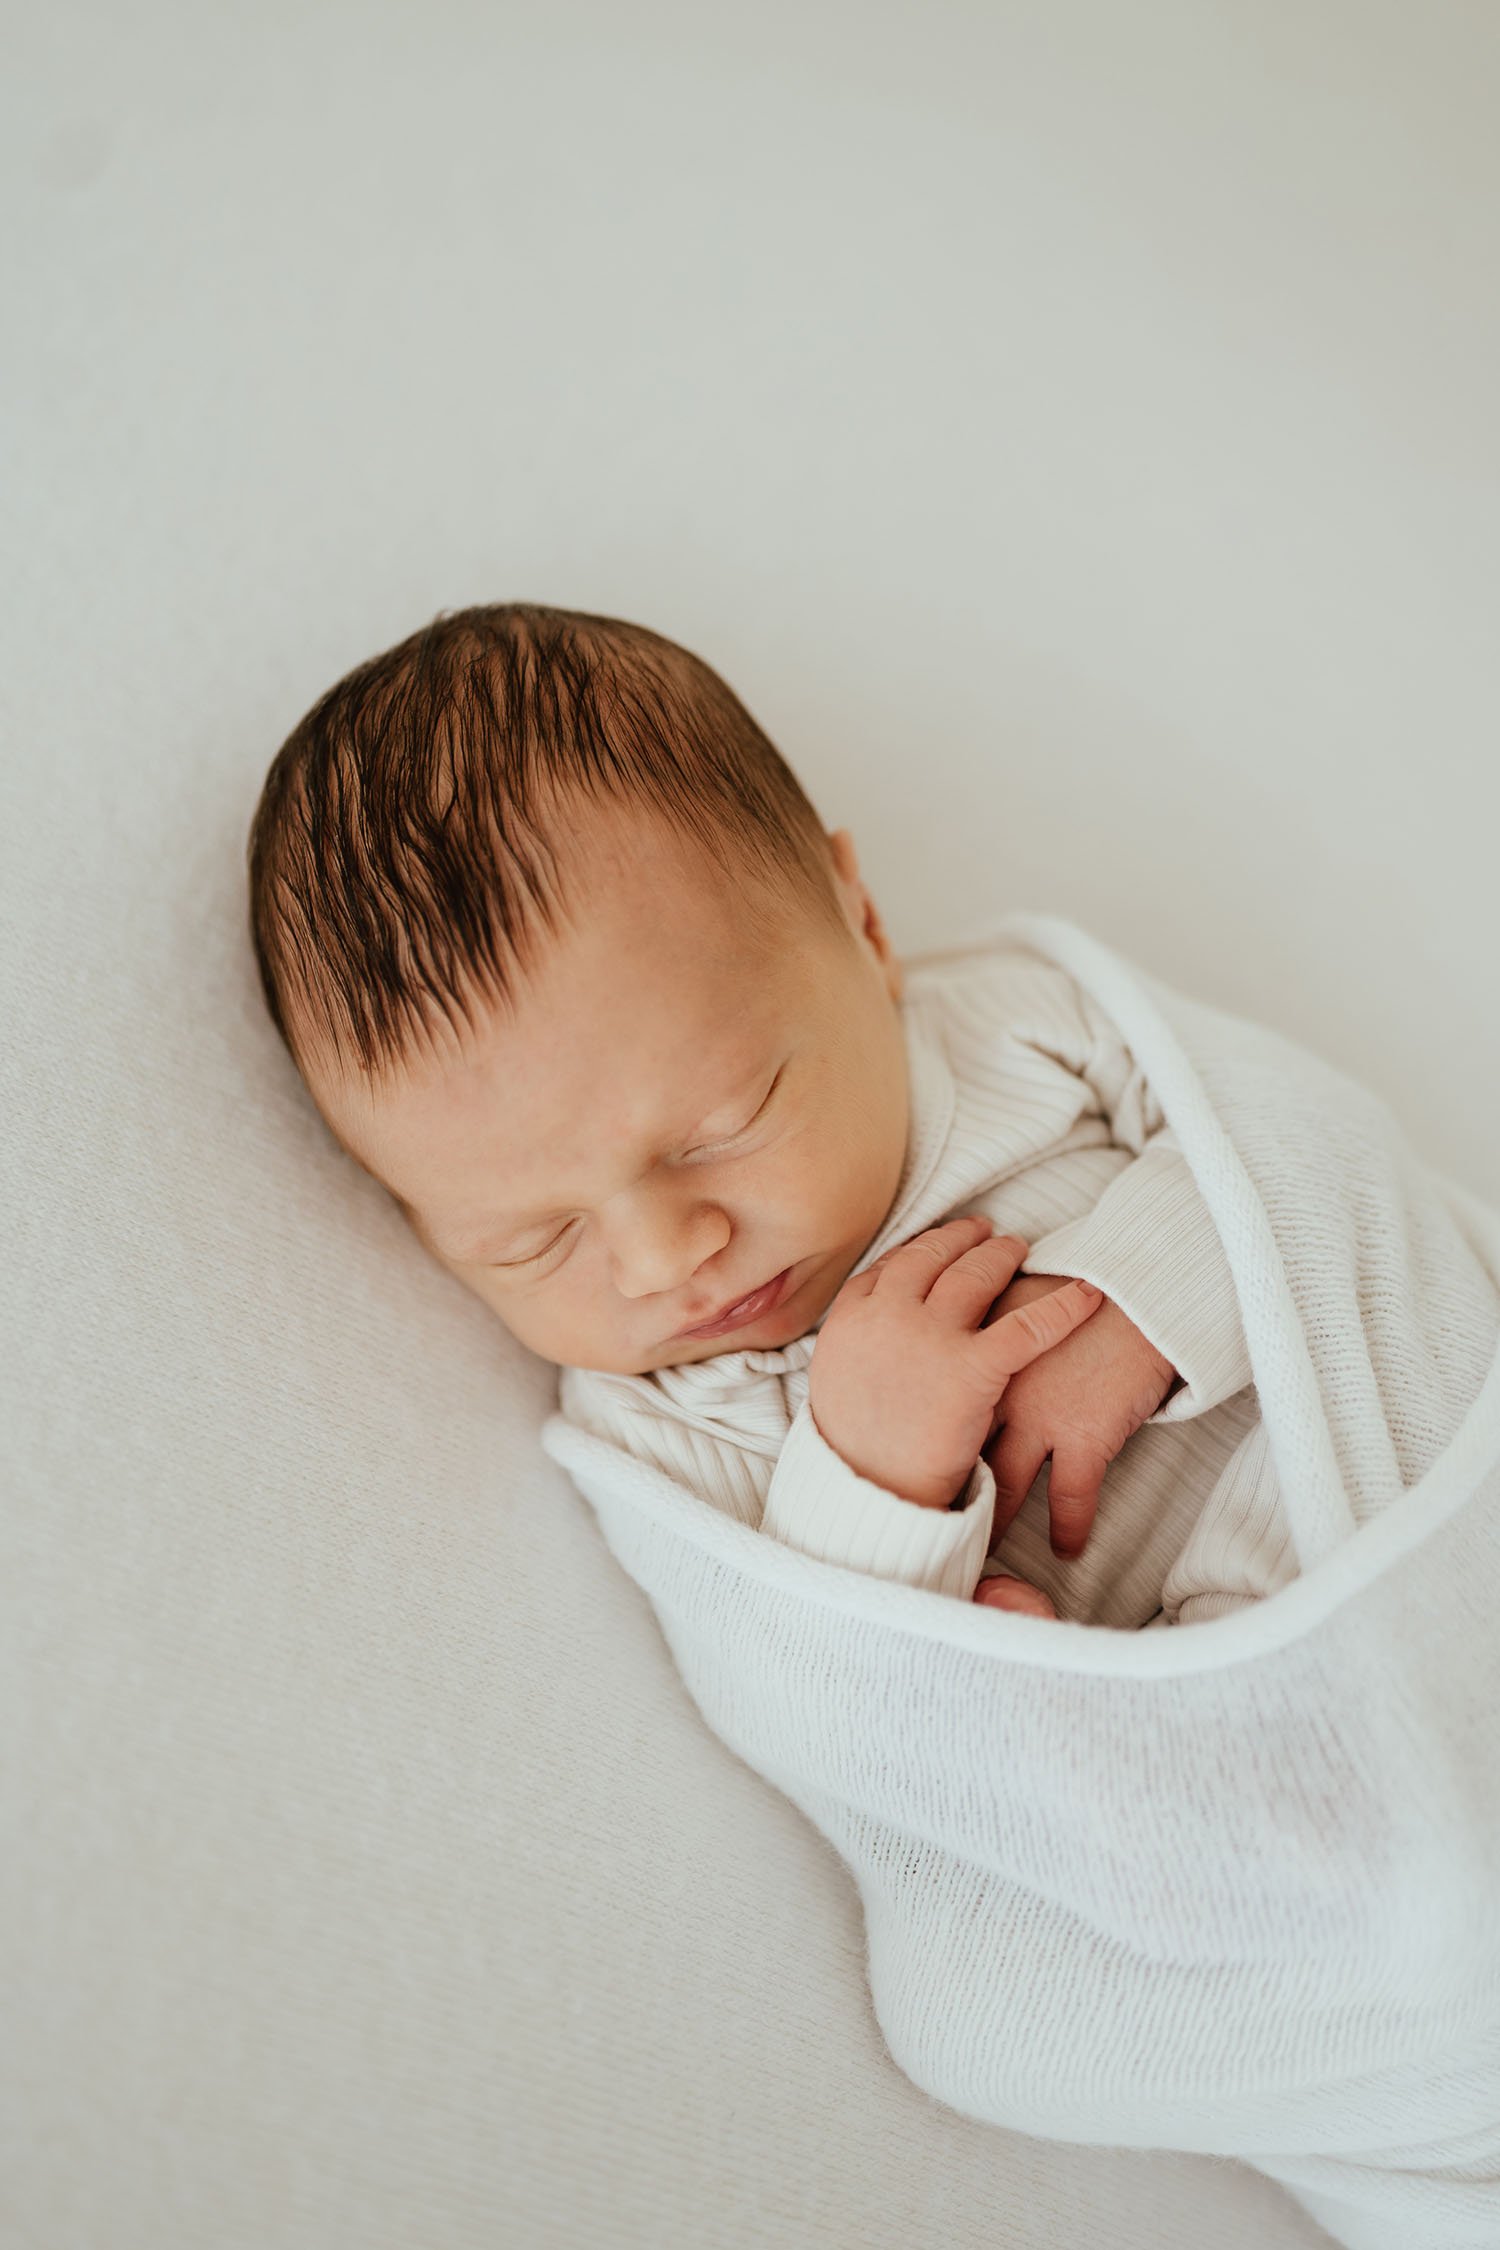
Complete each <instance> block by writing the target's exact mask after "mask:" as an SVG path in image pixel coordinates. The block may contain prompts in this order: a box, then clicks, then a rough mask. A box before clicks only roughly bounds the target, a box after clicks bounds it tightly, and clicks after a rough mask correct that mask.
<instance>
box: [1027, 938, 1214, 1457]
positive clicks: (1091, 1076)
mask: <svg viewBox="0 0 1500 2250" xmlns="http://www.w3.org/2000/svg"><path fill="white" fill-rule="evenodd" d="M1036 990H1037V999H1036V1004H1035V1016H1034V1020H1032V1021H1029V1022H1023V1023H1022V1024H1020V1025H1019V1026H1018V1027H1017V1028H1016V1030H1015V1032H1014V1033H1013V1036H1014V1037H1016V1038H1017V1039H1018V1040H1019V1042H1020V1043H1021V1044H1023V1045H1026V1046H1029V1047H1031V1048H1032V1049H1033V1050H1034V1052H1035V1053H1036V1055H1037V1057H1038V1059H1043V1058H1044V1059H1045V1061H1046V1062H1049V1063H1051V1064H1053V1065H1054V1066H1060V1067H1061V1068H1063V1069H1065V1070H1067V1071H1068V1072H1069V1073H1070V1074H1071V1075H1072V1076H1074V1077H1075V1078H1077V1079H1078V1080H1079V1081H1080V1084H1081V1087H1082V1089H1083V1090H1084V1092H1085V1097H1086V1102H1087V1107H1088V1109H1091V1110H1093V1111H1094V1112H1095V1113H1096V1114H1097V1115H1100V1116H1102V1117H1103V1118H1104V1120H1105V1122H1106V1124H1107V1125H1108V1127H1109V1133H1110V1140H1111V1143H1112V1145H1113V1146H1114V1147H1116V1148H1122V1149H1125V1150H1127V1151H1128V1152H1129V1154H1130V1155H1131V1156H1132V1157H1133V1159H1134V1161H1133V1162H1132V1163H1130V1164H1128V1165H1126V1166H1125V1167H1124V1168H1123V1169H1122V1170H1121V1171H1120V1172H1119V1173H1118V1174H1117V1175H1116V1177H1115V1178H1114V1179H1113V1180H1112V1181H1111V1182H1110V1184H1109V1186H1108V1187H1107V1188H1106V1189H1105V1191H1104V1193H1103V1195H1101V1196H1100V1197H1099V1199H1098V1201H1097V1202H1096V1203H1095V1204H1094V1206H1093V1208H1092V1209H1091V1210H1089V1211H1087V1212H1085V1213H1084V1214H1083V1215H1082V1217H1080V1218H1077V1219H1073V1220H1070V1221H1069V1222H1068V1223H1067V1224H1066V1225H1064V1226H1059V1227H1055V1228H1053V1229H1052V1231H1051V1232H1050V1233H1047V1234H1041V1235H1033V1237H1032V1240H1031V1247H1030V1249H1029V1250H1028V1251H1027V1253H1026V1257H1025V1259H1024V1261H1023V1267H1022V1270H1023V1272H1025V1273H1026V1274H1028V1275H1032V1276H1037V1275H1052V1276H1068V1277H1072V1278H1077V1279H1084V1280H1088V1281H1092V1282H1093V1283H1094V1284H1095V1285H1096V1287H1098V1288H1100V1289H1102V1290H1103V1291H1104V1293H1105V1295H1106V1296H1107V1297H1108V1298H1109V1299H1110V1300H1111V1302H1112V1303H1114V1304H1115V1305H1117V1306H1118V1307H1119V1308H1120V1310H1121V1311H1122V1312H1123V1313H1124V1314H1125V1315H1126V1316H1127V1318H1128V1319H1129V1320H1130V1321H1131V1322H1132V1323H1133V1324H1134V1326H1135V1327H1136V1328H1137V1329H1138V1330H1139V1331H1140V1333H1141V1334H1142V1335H1143V1336H1144V1337H1145V1338H1147V1340H1148V1341H1149V1342H1150V1344H1151V1345H1152V1346H1153V1347H1154V1348H1155V1350H1156V1351H1158V1352H1159V1353H1160V1354H1161V1356H1162V1358H1163V1359H1164V1360H1165V1361H1166V1362H1167V1363H1168V1364H1169V1365H1170V1366H1171V1367H1172V1368H1173V1369H1174V1370H1175V1371H1176V1374H1177V1375H1178V1376H1179V1377H1180V1378H1181V1382H1180V1387H1179V1388H1178V1389H1176V1390H1175V1391H1174V1392H1173V1393H1172V1394H1171V1395H1170V1396H1169V1397H1168V1398H1167V1399H1166V1400H1165V1401H1164V1402H1163V1404H1162V1405H1161V1406H1160V1407H1159V1408H1158V1410H1157V1411H1156V1412H1155V1413H1153V1414H1152V1416H1151V1417H1150V1419H1151V1421H1152V1422H1185V1421H1189V1420H1191V1419H1192V1417H1193V1416H1194V1415H1198V1414H1206V1413H1207V1412H1208V1410H1209V1409H1210V1407H1213V1406H1217V1405H1218V1404H1219V1403H1220V1402H1221V1401H1222V1400H1224V1399H1226V1398H1231V1397H1232V1396H1233V1395H1234V1393H1235V1392H1236V1391H1241V1390H1243V1389H1244V1388H1245V1386H1246V1385H1247V1384H1248V1383H1250V1382H1251V1381H1253V1379H1254V1377H1253V1373H1252V1370H1251V1366H1250V1358H1249V1353H1248V1351H1247V1350H1246V1346H1245V1334H1244V1327H1243V1323H1242V1320H1241V1316H1240V1307H1239V1298H1238V1296H1237V1294H1236V1291H1235V1286H1234V1279H1233V1276H1232V1275H1231V1273H1230V1270H1229V1261H1228V1259H1227V1258H1226V1256H1225V1254H1224V1245H1223V1242H1222V1240H1221V1239H1220V1236H1219V1231H1218V1229H1217V1227H1216V1226H1215V1224H1214V1221H1213V1219H1212V1217H1211V1216H1210V1213H1209V1210H1208V1206H1207V1204H1206V1203H1205V1202H1204V1200H1203V1197H1202V1194H1201V1193H1200V1191H1199V1188H1198V1185H1197V1183H1196V1181H1195V1180H1194V1178H1193V1175H1192V1172H1191V1170H1190V1169H1189V1166H1188V1163H1187V1159H1186V1158H1185V1157H1184V1155H1183V1154H1182V1151H1181V1149H1180V1148H1179V1147H1178V1145H1177V1140H1176V1136H1175V1135H1174V1134H1173V1132H1172V1131H1171V1129H1170V1127H1169V1126H1168V1125H1167V1122H1166V1118H1165V1115H1164V1113H1163V1111H1162V1108H1161V1105H1160V1103H1159V1102H1158V1100H1157V1098H1156V1095H1155V1093H1154V1092H1153V1091H1152V1088H1151V1087H1150V1085H1149V1084H1148V1083H1147V1080H1146V1077H1145V1074H1144V1072H1143V1071H1142V1070H1141V1067H1140V1065H1139V1064H1138V1063H1137V1061H1136V1060H1135V1057H1134V1055H1133V1054H1132V1053H1131V1050H1130V1048H1129V1047H1128V1046H1127V1045H1126V1043H1125V1041H1124V1040H1123V1039H1122V1038H1121V1036H1120V1033H1119V1032H1118V1031H1117V1030H1116V1028H1115V1026H1114V1024H1113V1022H1112V1021H1111V1020H1110V1018H1109V1017H1108V1016H1107V1015H1106V1014H1105V1013H1104V1010H1103V1009H1102V1008H1101V1007H1099V1005H1098V1003H1097V1002H1096V1001H1095V1000H1094V999H1093V998H1092V996H1091V995H1090V994H1089V993H1088V992H1086V991H1085V990H1084V988H1083V987H1082V986H1081V985H1080V984H1079V983H1078V982H1077V980H1076V979H1075V978H1072V977H1070V976H1068V975H1067V973H1066V972H1065V971H1064V970H1061V969H1057V970H1054V971H1051V972H1050V973H1047V972H1044V971H1043V969H1042V966H1041V964H1040V963H1039V964H1037V983H1036Z"/></svg>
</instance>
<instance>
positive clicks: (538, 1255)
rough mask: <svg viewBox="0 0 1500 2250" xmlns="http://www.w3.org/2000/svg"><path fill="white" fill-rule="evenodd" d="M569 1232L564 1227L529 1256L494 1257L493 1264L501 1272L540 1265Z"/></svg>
mask: <svg viewBox="0 0 1500 2250" xmlns="http://www.w3.org/2000/svg"><path fill="white" fill-rule="evenodd" d="M568 1223H569V1225H571V1224H572V1221H571V1220H570V1221H569V1222H568ZM567 1234H568V1228H567V1227H564V1228H563V1229H562V1230H561V1232H560V1233H558V1234H555V1235H554V1236H553V1237H552V1240H551V1241H550V1242H549V1243H547V1244H546V1245H545V1246H544V1248H542V1249H540V1250H533V1251H532V1252H531V1255H530V1256H529V1257H526V1258H494V1259H492V1260H491V1264H492V1265H493V1266H494V1267H495V1268H496V1269H497V1270H498V1271H499V1272H501V1273H507V1272H511V1271H513V1270H514V1269H515V1268H516V1267H518V1266H539V1265H540V1264H541V1262H542V1260H543V1259H544V1258H550V1257H551V1255H552V1253H553V1251H554V1250H555V1249H556V1248H557V1246H558V1244H559V1243H560V1242H564V1241H566V1239H567Z"/></svg>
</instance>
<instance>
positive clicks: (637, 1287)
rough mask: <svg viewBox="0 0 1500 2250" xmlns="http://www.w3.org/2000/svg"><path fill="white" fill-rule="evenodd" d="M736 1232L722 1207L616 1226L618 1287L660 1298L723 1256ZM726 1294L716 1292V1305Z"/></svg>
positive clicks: (627, 1294) (622, 1292)
mask: <svg viewBox="0 0 1500 2250" xmlns="http://www.w3.org/2000/svg"><path fill="white" fill-rule="evenodd" d="M733 1231H734V1230H733V1229H732V1227H731V1226H730V1224H729V1222H728V1220H727V1219H726V1218H725V1216H724V1214H723V1212H722V1211H720V1212H712V1211H701V1212H697V1213H694V1214H693V1215H691V1216H690V1217H688V1218H687V1219H685V1220H683V1221H681V1222H678V1223H671V1222H668V1221H663V1220H662V1219H661V1218H660V1216H658V1218H657V1219H656V1220H655V1222H653V1223H648V1224H646V1225H642V1226H636V1227H632V1228H616V1229H615V1230H614V1238H613V1240H612V1242H611V1246H610V1247H611V1251H612V1255H613V1264H614V1278H615V1287H616V1288H617V1289H618V1290H619V1292H620V1295H621V1296H622V1297H660V1296H662V1295H664V1294H665V1293H666V1292H668V1291H669V1290H673V1289H683V1288H686V1287H687V1285H688V1283H689V1282H691V1280H692V1278H693V1276H694V1274H695V1273H697V1271H698V1269H699V1267H700V1266H703V1265H706V1264H707V1263H708V1261H709V1260H710V1259H711V1258H715V1257H717V1256H718V1254H719V1252H720V1251H721V1250H722V1249H723V1248H724V1247H725V1245H726V1243H727V1242H728V1241H729V1239H730V1236H731V1235H732V1233H733ZM709 1294H710V1295H714V1292H712V1291H710V1292H709ZM723 1294H724V1292H723V1291H719V1292H718V1294H717V1295H715V1296H714V1301H715V1303H716V1304H717V1303H718V1302H719V1299H720V1297H722V1295H723Z"/></svg>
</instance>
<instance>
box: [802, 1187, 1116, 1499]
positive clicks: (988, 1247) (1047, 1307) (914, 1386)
mask: <svg viewBox="0 0 1500 2250" xmlns="http://www.w3.org/2000/svg"><path fill="white" fill-rule="evenodd" d="M991 1224H992V1222H991V1221H990V1220H989V1219H987V1218H984V1217H982V1216H980V1215H979V1214H975V1215H974V1216H972V1217H970V1218H966V1219H950V1220H948V1222H947V1224H946V1225H944V1226H940V1227H929V1228H928V1229H927V1231H926V1232H925V1233H923V1234H918V1235H913V1237H912V1238H911V1240H910V1241H909V1242H903V1243H901V1244H899V1245H898V1246H897V1247H896V1248H895V1249H893V1250H887V1251H886V1252H885V1254H884V1256H883V1257H879V1258H877V1259H876V1260H875V1262H874V1264H873V1265H870V1266H866V1268H865V1269H864V1271H863V1273H858V1274H855V1275H853V1276H852V1277H851V1278H850V1279H849V1280H848V1281H846V1282H845V1283H844V1286H843V1288H842V1289H841V1290H840V1291H839V1293H838V1295H837V1296H836V1297H835V1298H834V1300H833V1303H832V1305H831V1306H830V1308H829V1311H828V1315H827V1318H826V1319H825V1320H824V1322H823V1326H822V1328H821V1329H820V1330H819V1332H818V1339H817V1342H816V1344H815V1345H814V1346H813V1355H812V1359H811V1362H810V1363H809V1368H808V1404H809V1406H810V1408H811V1410H812V1417H813V1421H814V1422H815V1423H816V1425H817V1427H818V1430H819V1431H820V1432H821V1434H822V1436H823V1438H824V1440H825V1442H826V1443H827V1444H829V1445H831V1446H832V1447H833V1449H834V1451H835V1453H838V1454H841V1455H842V1456H843V1458H844V1460H845V1461H847V1462H848V1464H849V1466H850V1468H851V1469H853V1470H855V1471H856V1473H857V1474H858V1475H860V1476H862V1477H868V1478H869V1479H870V1481H871V1482H872V1483H873V1484H880V1485H884V1486H885V1488H886V1490H887V1491H888V1492H895V1493H897V1494H899V1495H900V1497H901V1498H902V1499H905V1500H914V1501H915V1502H916V1503H917V1505H918V1506H919V1507H922V1508H946V1507H947V1506H948V1504H949V1502H950V1501H951V1500H954V1499H956V1498H957V1496H958V1494H959V1493H960V1492H961V1491H962V1490H963V1488H964V1485H965V1484H966V1483H967V1482H968V1479H969V1475H970V1473H971V1471H972V1470H973V1467H974V1463H975V1462H976V1461H977V1459H978V1458H979V1450H980V1447H981V1446H982V1445H983V1444H984V1442H985V1440H986V1438H987V1437H989V1436H990V1435H991V1433H992V1432H993V1430H994V1428H995V1424H996V1420H997V1415H996V1406H997V1404H998V1402H999V1400H1000V1397H1001V1394H1002V1393H1003V1392H1004V1391H1005V1388H1006V1385H1007V1384H1008V1383H1009V1382H1010V1380H1011V1378H1012V1377H1013V1376H1014V1375H1015V1373H1016V1371H1017V1369H1018V1368H1022V1367H1025V1366H1027V1365H1028V1364H1029V1363H1030V1362H1031V1361H1033V1360H1035V1359H1037V1358H1038V1357H1039V1356H1040V1355H1041V1354H1042V1353H1044V1352H1050V1351H1052V1350H1053V1348H1054V1347H1055V1346H1056V1345H1057V1344H1058V1342H1059V1341H1060V1339H1061V1338H1063V1337H1065V1336H1069V1335H1070V1334H1071V1333H1072V1332H1073V1331H1074V1330H1076V1329H1077V1328H1078V1327H1079V1326H1080V1324H1081V1323H1082V1322H1085V1321H1086V1320H1087V1319H1088V1317H1089V1315H1090V1313H1092V1312H1093V1311H1094V1310H1095V1308H1096V1306H1098V1305H1099V1304H1101V1303H1102V1302H1103V1301H1104V1300H1103V1298H1102V1296H1101V1294H1100V1292H1099V1291H1098V1290H1097V1289H1091V1288H1090V1287H1089V1286H1088V1284H1087V1283H1085V1282H1081V1281H1069V1282H1065V1283H1063V1284H1062V1285H1061V1286H1060V1287H1058V1286H1056V1285H1055V1284H1054V1285H1053V1287H1051V1288H1050V1289H1049V1290H1048V1291H1047V1293H1046V1295H1045V1301H1041V1302H1037V1303H1035V1304H1030V1305H1027V1306H1026V1307H1024V1308H1018V1309H1016V1310H1014V1311H1006V1312H1004V1313H1003V1315H1002V1316H1001V1317H999V1318H997V1319H995V1320H994V1321H993V1322H991V1323H990V1324H989V1325H988V1326H984V1325H982V1323H983V1322H984V1317H985V1315H986V1313H987V1312H988V1311H989V1310H990V1307H991V1306H992V1305H993V1304H994V1302H995V1299H996V1298H997V1297H998V1296H999V1295H1000V1293H1001V1291H1002V1290H1003V1289H1004V1287H1005V1285H1006V1283H1007V1282H1008V1281H1010V1279H1011V1277H1012V1275H1013V1274H1014V1273H1015V1271H1016V1268H1017V1266H1019V1264H1020V1263H1021V1260H1022V1259H1023V1258H1024V1257H1025V1255H1026V1245H1025V1243H1024V1242H1021V1241H1019V1240H1018V1239H1017V1237H1016V1236H1015V1235H1001V1236H1000V1237H999V1239H998V1240H995V1239H991V1238H990V1228H991Z"/></svg>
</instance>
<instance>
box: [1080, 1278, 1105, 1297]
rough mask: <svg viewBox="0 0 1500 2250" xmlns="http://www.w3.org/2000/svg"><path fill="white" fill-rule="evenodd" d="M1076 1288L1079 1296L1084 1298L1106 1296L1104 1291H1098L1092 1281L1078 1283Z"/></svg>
mask: <svg viewBox="0 0 1500 2250" xmlns="http://www.w3.org/2000/svg"><path fill="white" fill-rule="evenodd" d="M1074 1287H1075V1288H1076V1289H1077V1290H1078V1293H1079V1295H1080V1296H1083V1297H1102V1296H1103V1295H1104V1291H1103V1290H1102V1289H1096V1288H1095V1287H1094V1284H1093V1283H1092V1282H1091V1281H1079V1282H1076V1283H1075V1284H1074Z"/></svg>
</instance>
